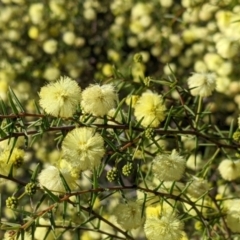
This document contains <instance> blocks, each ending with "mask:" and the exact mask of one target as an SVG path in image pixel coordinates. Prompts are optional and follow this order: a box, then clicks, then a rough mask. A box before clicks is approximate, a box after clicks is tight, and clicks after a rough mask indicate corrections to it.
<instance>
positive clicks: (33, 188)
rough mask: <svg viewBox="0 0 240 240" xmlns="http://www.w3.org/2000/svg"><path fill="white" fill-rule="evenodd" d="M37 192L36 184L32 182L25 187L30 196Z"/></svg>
mask: <svg viewBox="0 0 240 240" xmlns="http://www.w3.org/2000/svg"><path fill="white" fill-rule="evenodd" d="M36 191H37V184H36V183H33V182H30V183H28V184H27V185H26V186H25V192H26V193H27V194H28V195H30V196H32V195H34V194H35V193H36Z"/></svg>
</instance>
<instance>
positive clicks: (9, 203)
mask: <svg viewBox="0 0 240 240" xmlns="http://www.w3.org/2000/svg"><path fill="white" fill-rule="evenodd" d="M17 205H18V199H17V198H16V197H14V196H12V197H8V198H7V200H6V207H7V208H11V209H14V208H16V207H17Z"/></svg>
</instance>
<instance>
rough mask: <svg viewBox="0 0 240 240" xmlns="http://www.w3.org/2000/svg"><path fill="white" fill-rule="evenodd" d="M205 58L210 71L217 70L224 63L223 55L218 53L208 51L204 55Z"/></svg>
mask: <svg viewBox="0 0 240 240" xmlns="http://www.w3.org/2000/svg"><path fill="white" fill-rule="evenodd" d="M203 60H204V63H205V64H206V66H207V68H208V70H209V71H217V70H218V69H219V68H221V66H222V64H223V59H222V57H220V56H219V54H217V53H212V52H211V53H207V54H205V55H204V57H203Z"/></svg>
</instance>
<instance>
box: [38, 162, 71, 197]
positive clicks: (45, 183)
mask: <svg viewBox="0 0 240 240" xmlns="http://www.w3.org/2000/svg"><path fill="white" fill-rule="evenodd" d="M60 173H61V174H62V176H63V178H64V179H65V181H66V183H67V185H68V187H69V188H70V189H71V190H72V189H74V188H75V187H76V178H75V177H73V176H72V174H71V172H70V171H69V170H68V169H61V170H59V169H58V168H56V167H54V166H49V167H47V168H45V169H44V170H42V171H41V172H40V173H39V175H38V181H39V184H40V186H41V187H45V188H47V189H49V190H52V191H56V192H62V193H63V192H66V188H65V187H64V184H63V180H62V178H61V176H60Z"/></svg>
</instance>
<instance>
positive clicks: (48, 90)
mask: <svg viewBox="0 0 240 240" xmlns="http://www.w3.org/2000/svg"><path fill="white" fill-rule="evenodd" d="M39 96H40V102H39V103H40V106H41V107H42V108H43V109H44V110H45V112H46V113H48V114H50V115H52V116H54V117H63V118H69V117H72V116H73V114H74V112H75V111H76V108H77V106H78V104H79V103H80V99H81V88H80V87H79V86H78V84H77V82H76V81H74V80H72V79H71V78H69V77H60V79H59V80H58V81H56V82H54V83H49V84H48V85H46V86H44V87H42V88H41V91H40V93H39Z"/></svg>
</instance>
